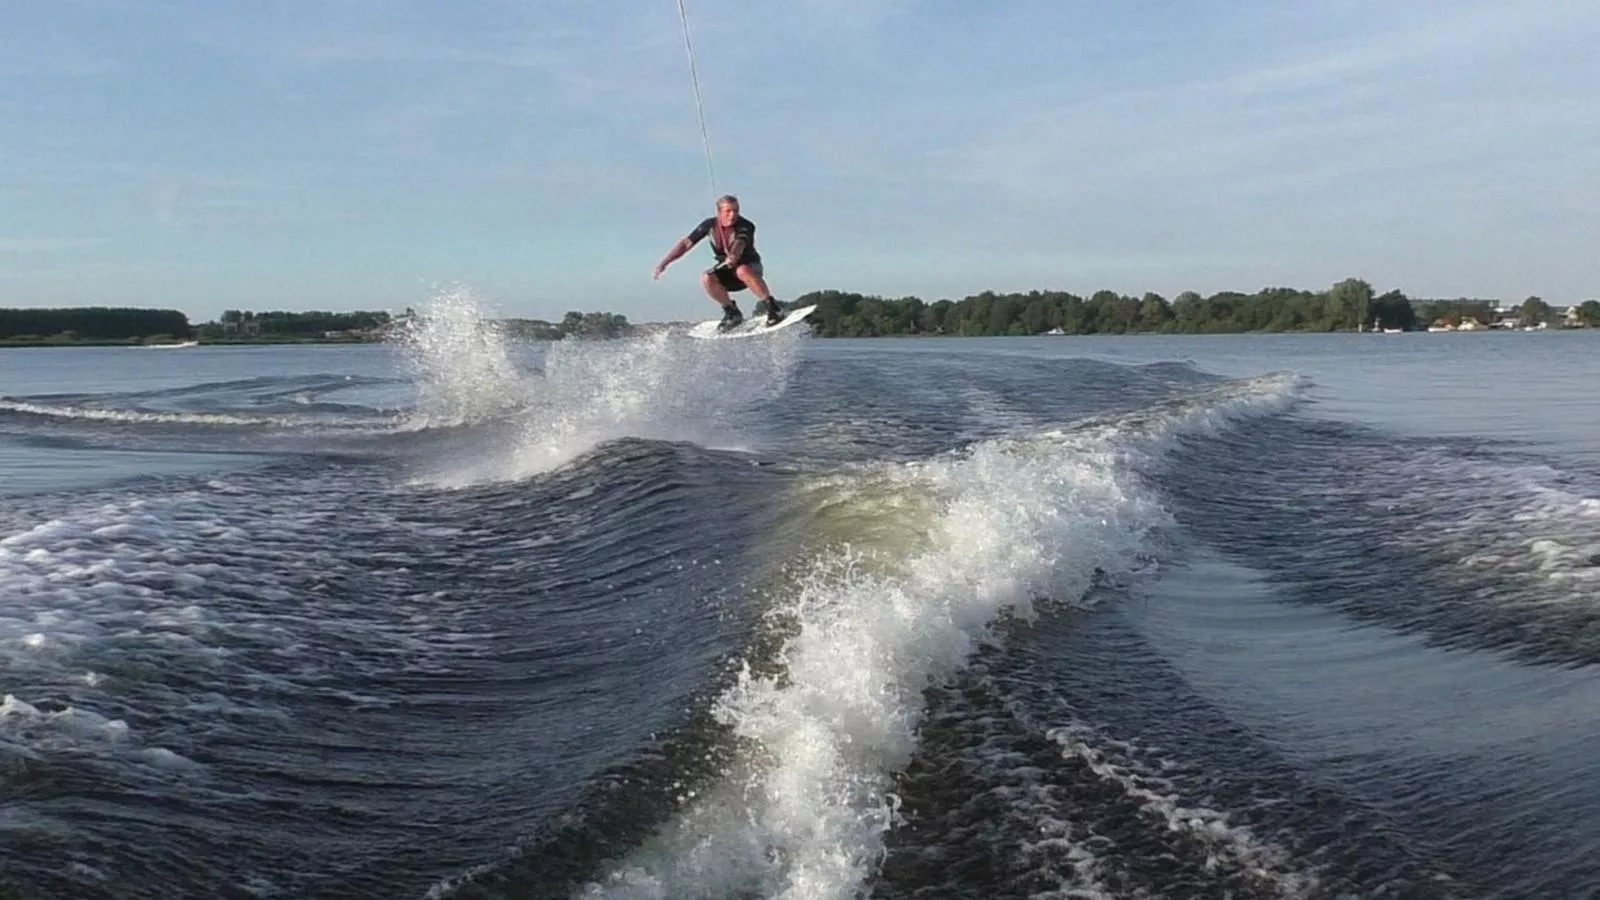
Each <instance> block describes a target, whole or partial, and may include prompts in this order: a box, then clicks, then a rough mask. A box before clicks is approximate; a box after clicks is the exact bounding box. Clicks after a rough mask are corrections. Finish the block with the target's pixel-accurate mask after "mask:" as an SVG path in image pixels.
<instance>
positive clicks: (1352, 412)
mask: <svg viewBox="0 0 1600 900" xmlns="http://www.w3.org/2000/svg"><path fill="white" fill-rule="evenodd" d="M435 312H436V313H437V314H438V316H437V318H436V319H435V321H434V323H433V324H432V325H430V326H429V327H428V328H427V329H424V330H422V331H421V332H419V333H417V334H415V335H414V336H413V337H412V338H411V339H410V340H408V341H406V342H402V343H399V344H397V345H395V346H389V347H343V348H335V347H290V348H255V349H251V348H227V349H206V348H200V349H193V350H182V351H159V352H155V351H147V350H139V349H123V348H115V349H89V348H85V349H62V350H26V351H22V350H18V351H9V352H0V698H3V699H0V896H16V897H27V898H35V897H37V898H56V897H62V898H66V897H72V898H86V900H93V898H113V897H115V898H163V900H172V898H186V897H197V898H198V897H208V898H217V897H273V898H288V897H296V898H298V897H307V898H313V897H314V898H335V897H340V898H342V897H359V898H419V900H420V898H424V897H436V898H458V900H476V898H512V897H515V898H524V897H564V898H602V897H607V898H610V897H616V898H635V897H637V898H658V897H659V898H668V897H671V898H686V897H688V898H694V897H703V898H729V897H740V898H749V897H787V898H836V897H858V896H865V895H870V896H874V897H883V898H912V897H996V898H1011V897H1041V898H1042V897H1059V898H1069V897H1073V898H1088V897H1217V898H1222V897H1233V898H1253V897H1315V898H1321V897H1440V898H1444V897H1450V898H1471V897H1578V896H1595V895H1600V777H1597V776H1600V755H1597V754H1596V752H1595V750H1594V749H1593V748H1594V747H1596V746H1600V677H1597V675H1596V672H1597V671H1600V669H1597V667H1596V665H1595V664H1596V662H1600V397H1597V395H1595V393H1594V391H1593V373H1594V372H1595V371H1596V363H1597V360H1600V354H1597V351H1600V338H1597V336H1596V335H1594V334H1587V333H1586V334H1546V335H1522V334H1513V335H1483V336H1479V335H1405V336H1398V337H1396V336H1356V335H1330V336H1320V337H1317V336H1278V337H1267V336H1229V337H1215V338H1176V337H1142V338H1093V339H1077V338H1045V339H1017V338H1004V339H992V340H958V339H937V340H927V341H877V342H873V341H865V342H854V341H821V340H810V339H804V338H802V337H801V336H799V335H794V334H789V335H782V336H776V335H775V336H773V338H771V339H763V340H750V341H719V342H700V341H693V340H689V339H687V338H683V337H680V336H670V335H669V336H662V337H657V338H653V339H650V340H641V341H631V342H612V343H572V344H558V345H553V346H549V345H537V346H523V345H518V344H513V343H509V342H507V341H504V340H501V339H500V338H499V337H498V336H497V335H495V334H494V333H493V331H492V330H490V329H487V328H485V327H484V326H483V324H482V322H481V321H480V320H479V318H478V316H477V314H476V310H475V308H474V307H473V305H472V304H471V303H470V302H467V301H464V300H462V299H461V298H456V299H454V300H453V301H449V302H445V301H441V303H440V305H439V306H438V308H437V309H436V310H435ZM6 890H9V891H10V894H9V895H8V894H6V893H5V891H6Z"/></svg>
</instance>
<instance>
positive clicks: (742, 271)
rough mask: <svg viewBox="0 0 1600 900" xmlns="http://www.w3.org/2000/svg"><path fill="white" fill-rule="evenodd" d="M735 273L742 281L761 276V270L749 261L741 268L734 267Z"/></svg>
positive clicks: (749, 280) (753, 279)
mask: <svg viewBox="0 0 1600 900" xmlns="http://www.w3.org/2000/svg"><path fill="white" fill-rule="evenodd" d="M733 274H735V275H737V276H739V280H740V281H743V282H747V283H748V282H751V281H755V280H757V279H759V278H760V277H761V270H760V269H758V268H756V267H755V266H752V265H750V264H749V263H745V264H744V265H742V266H740V267H739V268H737V269H734V270H733Z"/></svg>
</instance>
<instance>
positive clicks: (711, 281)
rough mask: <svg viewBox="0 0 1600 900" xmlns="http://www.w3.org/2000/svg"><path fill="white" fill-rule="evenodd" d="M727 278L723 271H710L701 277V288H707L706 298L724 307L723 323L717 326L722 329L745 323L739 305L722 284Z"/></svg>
mask: <svg viewBox="0 0 1600 900" xmlns="http://www.w3.org/2000/svg"><path fill="white" fill-rule="evenodd" d="M725 277H727V276H726V273H725V270H723V269H708V270H706V271H705V272H703V273H701V275H700V286H701V287H703V288H705V291H706V296H708V297H710V298H711V299H712V300H713V301H715V302H716V304H717V305H718V306H721V307H722V322H721V323H720V324H719V325H718V326H717V327H718V328H720V329H728V328H732V327H733V326H735V325H738V324H740V323H741V322H743V321H744V313H742V312H740V311H739V304H737V303H735V302H734V300H733V298H732V297H730V296H728V288H727V287H726V286H725V285H724V284H723V283H722V279H723V278H725Z"/></svg>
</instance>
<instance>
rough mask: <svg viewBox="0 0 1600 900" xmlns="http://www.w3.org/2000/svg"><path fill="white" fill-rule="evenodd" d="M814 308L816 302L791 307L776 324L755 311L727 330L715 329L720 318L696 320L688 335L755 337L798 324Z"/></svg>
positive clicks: (711, 337) (709, 337)
mask: <svg viewBox="0 0 1600 900" xmlns="http://www.w3.org/2000/svg"><path fill="white" fill-rule="evenodd" d="M816 308H817V306H816V304H815V303H813V304H812V305H810V306H802V307H800V308H799V309H791V310H789V312H788V313H786V314H784V317H783V320H782V321H780V322H779V323H778V324H776V325H768V324H767V317H766V316H765V315H764V314H761V313H755V314H753V315H750V316H748V317H746V318H745V320H744V321H743V322H740V323H739V324H738V325H735V326H733V327H732V328H729V329H728V330H727V331H718V330H717V326H718V325H720V324H722V320H721V319H711V320H709V321H706V322H697V323H695V324H694V325H693V326H692V327H691V328H690V329H689V336H690V337H697V338H706V339H715V338H740V337H756V336H758V335H763V334H771V333H773V332H774V331H782V330H783V329H785V328H789V327H792V326H794V325H798V324H800V323H801V322H803V321H805V318H806V316H809V315H811V313H812V312H814V311H815V310H816Z"/></svg>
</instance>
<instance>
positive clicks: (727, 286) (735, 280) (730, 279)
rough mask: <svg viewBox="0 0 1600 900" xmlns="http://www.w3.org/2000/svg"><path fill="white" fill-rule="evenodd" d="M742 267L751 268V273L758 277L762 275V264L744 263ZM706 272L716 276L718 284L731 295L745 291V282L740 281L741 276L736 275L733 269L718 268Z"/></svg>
mask: <svg viewBox="0 0 1600 900" xmlns="http://www.w3.org/2000/svg"><path fill="white" fill-rule="evenodd" d="M742 265H746V266H749V267H750V271H752V272H755V273H756V274H757V275H760V274H761V263H743V264H742ZM735 268H737V267H735ZM706 272H707V273H709V274H710V275H713V276H715V277H716V279H717V283H718V284H720V285H722V289H723V290H725V291H727V292H728V293H730V294H732V293H734V292H736V291H742V290H744V287H745V285H744V282H743V281H740V280H739V276H738V275H737V274H735V273H734V271H733V269H729V268H726V267H724V266H717V267H716V268H713V269H707V270H706Z"/></svg>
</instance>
